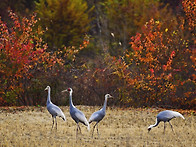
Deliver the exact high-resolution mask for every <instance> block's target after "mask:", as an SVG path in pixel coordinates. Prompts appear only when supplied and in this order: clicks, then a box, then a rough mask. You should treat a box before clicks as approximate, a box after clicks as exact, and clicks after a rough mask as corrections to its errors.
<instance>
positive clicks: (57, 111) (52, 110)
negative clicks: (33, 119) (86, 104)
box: [45, 86, 66, 129]
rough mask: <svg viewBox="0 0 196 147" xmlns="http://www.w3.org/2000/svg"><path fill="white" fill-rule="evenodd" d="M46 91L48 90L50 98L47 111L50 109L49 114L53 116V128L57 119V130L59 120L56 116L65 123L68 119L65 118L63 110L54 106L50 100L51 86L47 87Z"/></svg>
mask: <svg viewBox="0 0 196 147" xmlns="http://www.w3.org/2000/svg"><path fill="white" fill-rule="evenodd" d="M45 90H48V98H47V103H46V105H47V109H48V112H49V113H50V114H51V115H52V120H53V124H52V128H53V126H54V119H55V122H56V129H57V120H56V116H59V117H61V118H62V119H63V120H64V121H66V118H65V115H64V113H63V112H62V110H61V109H60V108H59V107H58V106H56V105H54V104H53V103H52V102H51V100H50V91H51V89H50V86H47V87H46V89H45Z"/></svg>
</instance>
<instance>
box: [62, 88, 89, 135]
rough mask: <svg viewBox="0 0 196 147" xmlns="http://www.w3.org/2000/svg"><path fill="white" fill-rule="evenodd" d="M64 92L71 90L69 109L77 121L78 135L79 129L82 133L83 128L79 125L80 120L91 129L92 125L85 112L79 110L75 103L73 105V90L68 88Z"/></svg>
mask: <svg viewBox="0 0 196 147" xmlns="http://www.w3.org/2000/svg"><path fill="white" fill-rule="evenodd" d="M62 92H69V104H70V109H69V112H70V115H71V117H72V119H73V120H74V121H75V122H76V124H77V129H76V137H77V134H78V130H80V133H81V129H80V126H79V124H78V123H79V122H81V123H83V124H84V125H85V126H87V129H88V130H90V125H89V123H88V121H87V119H86V117H85V115H84V113H82V112H81V111H80V110H78V109H77V108H76V107H75V106H74V105H73V102H72V93H73V90H72V89H71V88H68V89H66V90H63V91H62Z"/></svg>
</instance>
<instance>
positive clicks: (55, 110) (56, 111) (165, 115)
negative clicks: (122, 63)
mask: <svg viewBox="0 0 196 147" xmlns="http://www.w3.org/2000/svg"><path fill="white" fill-rule="evenodd" d="M45 90H47V91H48V98H47V110H48V112H49V113H50V114H51V115H52V119H53V124H52V129H53V126H54V122H56V129H57V120H56V116H59V117H61V118H62V119H63V120H64V121H66V117H65V115H64V113H63V112H62V110H61V109H60V108H59V107H58V106H56V105H55V104H53V103H52V102H51V98H50V92H51V88H50V86H47V87H46V89H45ZM62 92H68V93H69V104H70V109H69V112H70V115H71V117H72V119H73V120H74V121H75V122H76V124H77V129H76V137H77V134H78V130H79V131H80V133H81V128H80V126H79V122H80V123H82V124H84V125H85V126H87V129H88V130H90V123H91V122H93V121H94V122H96V124H95V125H94V127H93V131H92V137H93V132H94V129H95V127H96V126H97V134H98V136H99V131H98V123H99V122H100V121H101V120H102V119H103V118H104V116H105V113H106V105H107V99H108V98H112V96H111V95H110V94H106V95H105V101H104V105H103V108H102V109H100V110H99V111H96V112H94V113H93V114H92V115H91V117H90V118H89V121H88V120H87V119H86V117H85V115H84V113H82V112H81V111H80V110H79V109H77V108H76V107H75V106H74V105H73V102H72V93H73V90H72V88H68V89H66V90H63V91H62ZM176 117H181V118H183V119H185V118H184V117H183V115H182V114H180V113H179V112H176V111H171V110H165V111H162V112H160V113H159V114H158V115H157V117H156V122H155V124H154V125H150V126H149V127H148V131H150V130H151V129H152V128H153V127H156V126H158V124H159V123H160V122H161V121H163V122H164V133H165V123H166V122H169V124H170V126H171V129H172V131H173V127H172V125H171V123H170V120H171V119H173V118H176Z"/></svg>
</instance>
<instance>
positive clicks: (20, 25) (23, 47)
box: [0, 11, 60, 105]
mask: <svg viewBox="0 0 196 147" xmlns="http://www.w3.org/2000/svg"><path fill="white" fill-rule="evenodd" d="M9 16H10V18H11V20H12V21H11V22H12V24H11V25H10V26H8V25H7V24H6V23H4V22H3V21H2V20H0V24H1V25H0V29H1V32H0V56H1V60H0V64H1V67H0V75H1V79H0V85H1V89H0V103H1V105H6V104H17V102H18V101H19V100H18V99H19V98H22V97H23V98H24V99H25V93H26V91H27V90H28V89H29V86H30V85H29V82H30V81H31V80H32V78H33V77H34V75H35V74H36V72H39V71H41V70H42V71H45V72H46V71H47V70H50V69H51V68H52V66H54V64H56V62H59V63H60V61H58V60H56V58H54V55H49V53H47V52H46V49H47V44H44V43H43V41H42V38H41V35H42V34H43V31H42V30H41V29H40V27H36V23H37V20H36V15H35V14H34V15H32V16H31V17H30V18H29V19H28V18H25V17H24V18H22V20H20V19H19V17H18V16H17V15H16V14H15V13H13V12H12V11H10V12H9ZM23 98H22V99H23ZM23 102H24V100H23Z"/></svg>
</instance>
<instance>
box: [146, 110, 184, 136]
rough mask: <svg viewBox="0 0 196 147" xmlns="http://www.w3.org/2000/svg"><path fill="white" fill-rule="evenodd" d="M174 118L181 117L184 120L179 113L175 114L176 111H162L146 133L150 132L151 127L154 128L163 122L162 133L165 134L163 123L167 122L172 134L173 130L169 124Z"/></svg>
mask: <svg viewBox="0 0 196 147" xmlns="http://www.w3.org/2000/svg"><path fill="white" fill-rule="evenodd" d="M176 117H181V118H183V119H185V118H184V117H183V116H182V114H180V113H179V112H176V111H171V110H165V111H162V112H160V113H159V114H158V115H157V117H156V122H155V124H154V125H150V126H149V127H148V131H150V130H151V129H152V128H153V127H156V126H158V124H159V123H160V122H161V121H163V122H164V133H165V122H169V124H170V126H171V129H172V131H173V132H174V130H173V127H172V125H171V123H170V120H171V119H173V118H176Z"/></svg>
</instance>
